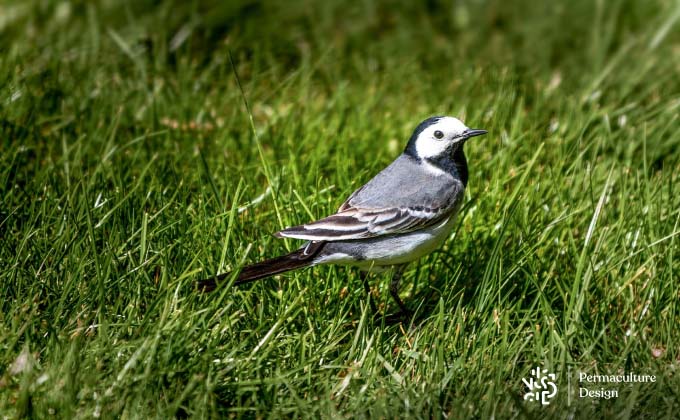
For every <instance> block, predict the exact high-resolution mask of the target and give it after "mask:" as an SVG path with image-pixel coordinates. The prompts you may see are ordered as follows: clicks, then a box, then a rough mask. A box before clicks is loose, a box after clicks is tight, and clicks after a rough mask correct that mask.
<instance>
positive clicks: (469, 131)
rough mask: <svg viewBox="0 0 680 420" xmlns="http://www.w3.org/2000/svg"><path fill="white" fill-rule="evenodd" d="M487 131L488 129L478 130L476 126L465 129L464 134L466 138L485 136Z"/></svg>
mask: <svg viewBox="0 0 680 420" xmlns="http://www.w3.org/2000/svg"><path fill="white" fill-rule="evenodd" d="M486 133H487V131H486V130H477V129H476V128H469V129H467V130H465V132H464V133H463V135H464V136H465V138H466V139H469V138H470V137H476V136H483V135H484V134H486Z"/></svg>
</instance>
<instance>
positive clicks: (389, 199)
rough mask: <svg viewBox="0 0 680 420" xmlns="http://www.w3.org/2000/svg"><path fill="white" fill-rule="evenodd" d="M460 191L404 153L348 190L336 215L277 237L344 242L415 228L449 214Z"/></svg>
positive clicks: (457, 185) (451, 180) (455, 184)
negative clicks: (348, 195)
mask: <svg viewBox="0 0 680 420" xmlns="http://www.w3.org/2000/svg"><path fill="white" fill-rule="evenodd" d="M464 190H465V187H464V185H463V184H462V183H461V182H460V181H458V180H456V179H454V178H453V177H451V176H449V175H443V174H435V175H433V174H432V173H430V172H428V171H427V170H424V169H423V168H422V167H420V166H419V164H418V162H416V161H414V160H413V159H412V158H409V157H406V156H404V155H402V156H400V157H399V158H397V159H396V160H395V161H394V162H392V164H390V165H389V166H388V167H387V168H385V169H384V170H382V171H381V172H380V173H378V174H377V175H376V176H375V177H374V178H373V179H371V180H370V181H369V182H367V183H366V184H365V185H364V186H362V187H361V188H359V189H357V190H356V191H355V192H354V193H352V195H350V197H349V198H348V199H347V201H345V202H344V203H343V204H342V206H340V209H339V210H338V212H337V213H336V214H334V215H332V216H328V217H326V218H324V219H321V220H318V221H316V222H311V223H308V224H305V225H300V226H294V227H290V228H286V229H284V230H282V231H280V232H278V233H277V234H276V236H278V237H285V238H297V239H305V240H310V241H342V240H351V239H363V238H373V237H376V236H382V235H392V234H395V233H405V232H410V231H414V230H419V229H423V228H426V227H428V226H431V225H433V224H435V223H437V222H439V221H441V220H443V219H445V218H446V217H448V216H449V215H451V213H452V212H453V210H454V209H455V208H456V207H457V206H458V205H459V204H460V202H461V200H462V197H463V191H464Z"/></svg>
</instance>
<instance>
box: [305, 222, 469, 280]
mask: <svg viewBox="0 0 680 420" xmlns="http://www.w3.org/2000/svg"><path fill="white" fill-rule="evenodd" d="M455 219H456V216H455V214H453V215H452V216H451V217H449V218H448V219H446V220H444V221H442V222H441V223H439V224H438V225H435V226H432V227H430V228H427V229H422V230H417V231H414V232H410V233H405V234H403V235H395V236H385V237H377V238H374V239H370V240H363V241H362V242H363V243H364V244H365V245H363V244H362V251H363V259H362V260H359V261H357V260H356V259H355V258H354V257H353V256H351V255H348V254H346V253H340V252H338V253H335V254H331V255H327V256H325V257H323V258H322V259H320V260H319V261H318V264H348V265H354V266H357V267H359V268H360V269H362V270H367V271H384V270H385V269H388V268H389V267H390V266H394V265H400V264H405V263H408V262H411V261H414V260H417V259H419V258H421V257H423V256H425V255H427V254H429V253H431V252H432V251H434V250H435V249H437V248H438V247H439V246H440V245H441V244H442V243H443V242H444V241H445V240H446V239H447V238H448V236H449V233H450V232H451V229H453V226H454V224H455Z"/></svg>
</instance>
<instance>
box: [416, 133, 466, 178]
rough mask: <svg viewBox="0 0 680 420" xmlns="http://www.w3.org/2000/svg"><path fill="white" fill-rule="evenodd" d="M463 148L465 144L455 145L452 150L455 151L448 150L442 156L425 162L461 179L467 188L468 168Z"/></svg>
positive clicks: (427, 159)
mask: <svg viewBox="0 0 680 420" xmlns="http://www.w3.org/2000/svg"><path fill="white" fill-rule="evenodd" d="M463 146H464V143H454V144H453V145H452V148H451V149H453V148H455V150H451V149H447V150H446V151H445V152H444V153H442V154H441V155H439V156H437V157H432V158H426V159H425V160H426V161H427V162H428V163H429V164H431V165H434V166H436V167H437V168H439V169H441V170H442V171H444V172H446V173H449V174H451V175H453V176H454V177H455V178H459V179H460V180H461V182H462V183H463V186H467V183H468V166H467V159H466V158H465V151H464V150H463Z"/></svg>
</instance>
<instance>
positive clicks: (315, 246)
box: [197, 242, 324, 292]
mask: <svg viewBox="0 0 680 420" xmlns="http://www.w3.org/2000/svg"><path fill="white" fill-rule="evenodd" d="M323 244H324V243H323V242H310V243H309V244H308V245H307V246H305V247H302V248H300V249H298V250H296V251H293V252H291V253H290V254H287V255H281V256H280V257H275V258H272V259H269V260H265V261H262V262H259V263H255V264H252V265H248V266H246V267H243V269H242V270H241V272H240V273H239V275H238V278H236V280H235V281H234V286H238V285H241V284H245V283H250V282H251V281H256V280H261V279H264V278H267V277H271V276H273V275H276V274H281V273H285V272H287V271H291V270H297V269H299V268H305V267H309V266H311V265H313V264H314V257H315V256H316V254H318V253H319V251H320V250H321V248H322V246H323ZM231 275H232V273H231V272H229V273H222V274H220V275H218V276H215V277H211V278H207V279H204V280H199V281H198V283H197V287H198V290H200V291H202V292H212V291H213V290H215V289H216V288H217V286H218V285H219V284H220V282H221V281H222V280H224V279H227V278H229V277H231Z"/></svg>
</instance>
